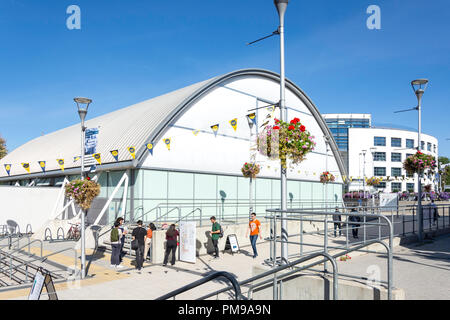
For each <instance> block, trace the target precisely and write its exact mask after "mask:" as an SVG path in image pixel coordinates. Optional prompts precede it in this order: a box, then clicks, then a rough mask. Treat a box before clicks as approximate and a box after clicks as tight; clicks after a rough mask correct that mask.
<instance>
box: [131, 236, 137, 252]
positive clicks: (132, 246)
mask: <svg viewBox="0 0 450 320" xmlns="http://www.w3.org/2000/svg"><path fill="white" fill-rule="evenodd" d="M137 249H139V245H138V241H137V239H134V240H132V241H131V250H137Z"/></svg>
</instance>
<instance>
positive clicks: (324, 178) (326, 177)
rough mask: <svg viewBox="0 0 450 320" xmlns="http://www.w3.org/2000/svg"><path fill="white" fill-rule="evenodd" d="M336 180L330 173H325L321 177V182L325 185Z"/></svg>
mask: <svg viewBox="0 0 450 320" xmlns="http://www.w3.org/2000/svg"><path fill="white" fill-rule="evenodd" d="M335 180H336V178H335V177H334V176H333V175H332V174H331V173H330V172H328V171H325V172H323V173H322V174H321V175H320V182H322V183H323V184H325V183H329V182H334V181H335Z"/></svg>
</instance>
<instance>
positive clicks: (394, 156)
mask: <svg viewBox="0 0 450 320" xmlns="http://www.w3.org/2000/svg"><path fill="white" fill-rule="evenodd" d="M391 161H392V162H402V154H401V153H396V152H392V153H391Z"/></svg>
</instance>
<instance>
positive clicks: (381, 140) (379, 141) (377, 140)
mask: <svg viewBox="0 0 450 320" xmlns="http://www.w3.org/2000/svg"><path fill="white" fill-rule="evenodd" d="M373 144H374V145H375V146H380V147H385V146H386V138H385V137H374V139H373Z"/></svg>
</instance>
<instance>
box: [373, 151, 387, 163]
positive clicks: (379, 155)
mask: <svg viewBox="0 0 450 320" xmlns="http://www.w3.org/2000/svg"><path fill="white" fill-rule="evenodd" d="M373 160H374V161H386V152H374V154H373Z"/></svg>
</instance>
